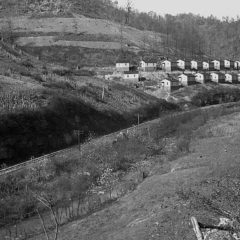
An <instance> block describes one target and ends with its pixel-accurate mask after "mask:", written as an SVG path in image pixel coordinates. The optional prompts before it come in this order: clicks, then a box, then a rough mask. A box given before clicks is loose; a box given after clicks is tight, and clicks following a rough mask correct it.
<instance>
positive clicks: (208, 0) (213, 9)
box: [117, 0, 240, 19]
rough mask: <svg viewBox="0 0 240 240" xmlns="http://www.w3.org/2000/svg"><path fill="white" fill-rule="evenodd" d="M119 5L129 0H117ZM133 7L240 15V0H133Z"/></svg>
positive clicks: (215, 14)
mask: <svg viewBox="0 0 240 240" xmlns="http://www.w3.org/2000/svg"><path fill="white" fill-rule="evenodd" d="M117 1H118V3H119V6H124V5H126V2H127V0H117ZM131 1H132V3H133V7H134V8H135V9H138V10H139V11H143V12H149V11H154V12H156V13H158V14H161V15H164V14H166V13H169V14H172V15H176V14H178V13H190V12H191V13H194V14H200V15H202V16H205V17H206V16H210V15H211V14H212V15H213V16H216V17H217V18H220V19H222V17H223V16H228V17H230V18H236V17H237V15H240V0H198V1H196V0H131Z"/></svg>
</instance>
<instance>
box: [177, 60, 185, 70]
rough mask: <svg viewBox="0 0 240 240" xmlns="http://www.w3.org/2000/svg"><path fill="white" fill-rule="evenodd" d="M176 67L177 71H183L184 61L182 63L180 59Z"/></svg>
mask: <svg viewBox="0 0 240 240" xmlns="http://www.w3.org/2000/svg"><path fill="white" fill-rule="evenodd" d="M177 66H178V68H179V69H181V70H185V61H183V60H181V59H179V60H177Z"/></svg>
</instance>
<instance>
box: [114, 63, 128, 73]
mask: <svg viewBox="0 0 240 240" xmlns="http://www.w3.org/2000/svg"><path fill="white" fill-rule="evenodd" d="M129 68H130V63H127V62H117V63H116V70H117V71H118V72H126V71H129Z"/></svg>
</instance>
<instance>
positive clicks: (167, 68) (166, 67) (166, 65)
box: [161, 60, 172, 72]
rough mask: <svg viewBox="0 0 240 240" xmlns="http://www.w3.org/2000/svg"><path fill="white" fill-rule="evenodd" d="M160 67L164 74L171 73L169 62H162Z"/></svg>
mask: <svg viewBox="0 0 240 240" xmlns="http://www.w3.org/2000/svg"><path fill="white" fill-rule="evenodd" d="M161 66H162V70H163V71H166V72H171V70H172V68H171V62H170V61H169V60H164V61H163V62H162V63H161Z"/></svg>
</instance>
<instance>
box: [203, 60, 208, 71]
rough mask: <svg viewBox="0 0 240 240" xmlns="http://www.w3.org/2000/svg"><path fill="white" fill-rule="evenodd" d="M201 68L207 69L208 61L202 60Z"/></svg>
mask: <svg viewBox="0 0 240 240" xmlns="http://www.w3.org/2000/svg"><path fill="white" fill-rule="evenodd" d="M202 69H203V70H205V71H206V70H209V63H208V62H206V61H203V62H202Z"/></svg>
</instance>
